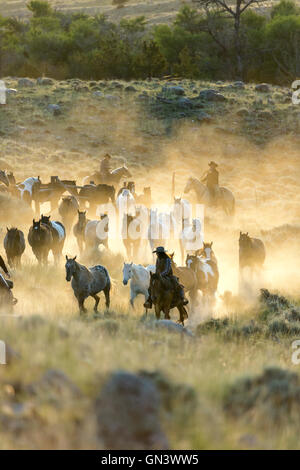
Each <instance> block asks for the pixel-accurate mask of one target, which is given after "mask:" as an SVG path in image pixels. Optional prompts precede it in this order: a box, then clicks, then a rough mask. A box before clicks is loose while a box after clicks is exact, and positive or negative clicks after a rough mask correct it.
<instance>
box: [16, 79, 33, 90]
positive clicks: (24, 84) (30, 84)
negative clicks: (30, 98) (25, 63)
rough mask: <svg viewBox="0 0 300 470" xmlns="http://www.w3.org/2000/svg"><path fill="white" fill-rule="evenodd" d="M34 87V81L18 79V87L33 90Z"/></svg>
mask: <svg viewBox="0 0 300 470" xmlns="http://www.w3.org/2000/svg"><path fill="white" fill-rule="evenodd" d="M34 85H35V83H34V81H33V80H31V79H30V78H19V80H18V86H19V87H24V88H33V87H34Z"/></svg>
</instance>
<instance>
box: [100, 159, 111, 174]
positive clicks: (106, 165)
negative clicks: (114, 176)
mask: <svg viewBox="0 0 300 470" xmlns="http://www.w3.org/2000/svg"><path fill="white" fill-rule="evenodd" d="M110 162H111V156H110V155H109V153H106V154H105V155H104V158H103V160H101V163H100V174H101V176H102V177H103V178H104V179H106V178H109V176H110V174H111V166H110Z"/></svg>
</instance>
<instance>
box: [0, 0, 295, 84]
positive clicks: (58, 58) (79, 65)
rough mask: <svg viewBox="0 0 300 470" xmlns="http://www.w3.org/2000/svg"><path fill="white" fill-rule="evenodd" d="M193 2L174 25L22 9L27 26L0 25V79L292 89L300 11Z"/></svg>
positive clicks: (254, 0)
mask: <svg viewBox="0 0 300 470" xmlns="http://www.w3.org/2000/svg"><path fill="white" fill-rule="evenodd" d="M259 3H261V2H260V0H233V1H227V0H194V3H193V5H192V6H189V5H184V6H183V7H182V8H181V9H180V11H179V12H178V14H177V15H176V18H175V20H174V21H173V23H172V24H160V25H157V26H150V25H148V24H147V20H146V18H145V17H143V16H139V17H136V18H132V19H122V20H121V21H120V22H119V23H118V24H116V23H113V22H111V21H109V20H108V19H107V18H106V17H105V16H104V15H95V16H89V15H87V14H85V13H68V12H61V11H58V10H55V9H53V8H52V7H51V5H50V4H49V3H48V2H46V1H42V0H32V1H30V2H29V3H28V4H27V7H28V9H29V10H30V12H31V16H30V18H29V19H24V20H21V19H17V18H13V17H9V18H4V17H0V74H1V76H32V77H38V76H41V75H47V76H51V77H53V78H57V79H69V78H74V77H76V78H81V79H89V80H101V79H112V78H114V79H116V78H118V79H124V80H130V79H146V78H151V77H158V78H160V77H163V76H165V75H171V76H178V77H180V78H193V79H196V78H199V79H207V80H244V81H256V82H262V81H265V82H269V83H277V84H290V83H291V81H293V80H294V79H295V78H297V77H299V69H300V10H299V8H298V6H297V5H296V4H295V3H294V2H293V1H290V0H281V1H280V2H279V3H277V4H276V5H274V6H273V7H272V8H270V9H268V10H263V11H260V10H259V9H255V8H253V7H254V6H256V5H257V4H259Z"/></svg>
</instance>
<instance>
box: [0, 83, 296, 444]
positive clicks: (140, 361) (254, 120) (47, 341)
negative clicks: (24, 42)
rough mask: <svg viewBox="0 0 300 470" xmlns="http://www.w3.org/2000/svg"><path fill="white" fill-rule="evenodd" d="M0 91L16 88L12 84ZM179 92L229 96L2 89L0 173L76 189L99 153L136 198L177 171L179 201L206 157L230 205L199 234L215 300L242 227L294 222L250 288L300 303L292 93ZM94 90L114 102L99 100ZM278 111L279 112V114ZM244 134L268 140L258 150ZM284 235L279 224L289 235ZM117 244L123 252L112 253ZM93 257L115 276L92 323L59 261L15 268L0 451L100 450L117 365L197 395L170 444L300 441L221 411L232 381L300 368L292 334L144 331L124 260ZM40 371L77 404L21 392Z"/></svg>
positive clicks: (55, 395)
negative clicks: (64, 379)
mask: <svg viewBox="0 0 300 470" xmlns="http://www.w3.org/2000/svg"><path fill="white" fill-rule="evenodd" d="M6 83H7V85H9V86H13V87H15V86H16V87H17V88H18V85H17V83H16V81H14V80H13V79H11V80H7V81H6ZM180 84H181V85H183V86H184V87H185V89H186V94H187V96H189V97H190V98H193V97H195V96H197V94H198V93H199V91H200V90H202V89H204V88H207V87H211V88H217V87H222V92H223V93H224V95H225V96H226V97H227V98H228V100H227V101H226V103H219V104H208V103H207V104H203V106H204V107H202V108H196V109H192V110H189V109H188V110H186V109H184V110H183V109H181V108H180V106H178V100H177V99H174V100H173V99H171V98H170V96H167V97H166V98H167V99H168V100H171V103H164V104H162V102H161V101H159V102H157V100H156V98H155V96H156V95H157V93H159V94H160V93H161V86H162V83H159V82H156V81H154V82H150V83H148V82H147V83H143V82H138V83H134V84H133V86H135V87H136V89H137V90H138V91H137V92H136V93H133V94H131V93H129V92H125V91H122V90H121V91H120V89H119V88H117V85H116V83H112V82H109V83H106V84H104V83H98V84H95V83H94V84H91V83H89V84H88V83H85V82H55V83H54V84H53V85H51V86H49V87H48V86H47V87H39V86H37V85H35V86H34V87H33V88H21V87H20V88H19V89H18V94H17V95H10V96H9V99H8V105H7V106H6V107H3V108H1V132H2V139H1V157H0V160H1V164H0V167H1V168H5V167H6V168H11V169H13V170H14V171H15V173H16V175H17V179H18V180H21V179H24V178H25V177H27V176H31V175H33V174H40V175H41V177H42V179H43V180H45V181H46V180H47V179H48V178H49V176H50V175H51V174H59V175H60V176H64V177H77V178H78V179H79V181H80V178H81V177H82V176H84V175H85V174H87V172H88V171H89V170H90V169H92V168H96V167H97V165H98V161H99V158H100V156H101V155H102V154H103V152H105V151H110V152H111V153H112V154H113V156H114V158H115V160H114V165H115V164H117V163H119V162H121V161H122V158H123V157H125V158H126V160H127V162H128V165H129V166H130V168H131V169H132V171H133V174H134V179H135V180H136V182H137V188H138V192H140V190H141V189H142V188H143V186H144V185H146V184H149V182H150V183H151V186H152V188H153V194H154V199H155V200H156V202H158V201H161V200H165V201H168V200H169V197H170V187H171V173H172V171H174V170H176V171H177V178H176V182H177V183H176V188H177V193H178V194H182V191H183V184H184V182H185V180H186V177H187V176H188V175H190V174H194V175H195V176H197V175H200V174H201V173H202V172H203V171H204V169H205V167H206V164H207V162H208V161H209V160H210V159H212V158H214V159H216V160H217V161H218V162H219V163H220V170H221V178H222V184H224V185H225V186H228V187H230V188H231V189H232V190H233V191H234V193H235V196H236V198H237V215H236V220H235V223H234V224H233V226H228V221H226V220H223V219H222V217H220V218H217V219H215V218H214V223H211V224H209V225H208V226H207V227H205V233H206V238H207V240H210V239H211V240H214V246H215V250H216V255H217V257H218V260H219V264H220V273H221V284H220V293H222V292H223V291H224V290H225V289H230V290H233V291H234V290H235V289H236V271H237V244H236V240H237V237H238V232H239V230H240V229H241V228H242V229H243V230H244V229H245V230H249V231H250V232H251V234H253V235H260V229H262V228H264V229H265V228H268V229H270V230H271V235H272V233H273V232H272V230H273V229H274V227H276V226H278V225H282V224H284V223H286V222H289V223H290V224H291V226H292V228H291V232H290V233H289V235H288V238H287V239H288V243H285V242H284V243H283V244H282V243H281V241H280V240H279V242H278V241H277V242H275V241H274V239H273V238H272V236H270V239H269V243H268V244H267V248H268V259H267V262H266V269H265V273H264V279H262V280H261V281H260V284H259V285H258V286H256V287H262V285H263V286H267V287H271V288H276V289H280V290H281V291H285V292H287V293H289V294H292V293H293V294H294V293H295V292H296V296H295V298H296V299H297V291H298V287H299V286H298V283H297V279H298V277H297V272H298V266H299V259H298V255H297V251H296V249H297V239H296V240H294V239H293V234H294V233H295V228H294V227H295V224H297V223H298V220H299V197H300V195H299V190H298V174H299V173H298V172H299V158H298V154H299V153H298V148H299V147H298V143H297V139H296V138H295V137H294V136H293V132H294V131H293V129H294V127H293V126H294V125H295V120H294V118H293V116H294V115H296V113H297V109H295V107H292V106H291V104H290V103H285V102H284V101H286V98H287V93H288V90H286V89H280V88H272V89H271V91H270V94H267V95H262V94H258V93H256V92H255V91H254V89H253V86H250V85H249V86H247V87H246V89H245V90H234V89H232V88H227V89H223V87H225V86H227V85H228V84H224V83H222V84H221V83H218V84H216V83H214V84H208V83H201V82H190V81H184V82H182V83H180ZM124 85H126V84H124ZM91 87H93V91H95V90H96V89H99V90H98V91H102V92H103V93H104V94H105V95H115V96H118V97H120V100H119V101H114V100H111V99H105V98H103V97H101V96H100V97H99V96H95V95H94V94H93V91H91ZM142 92H147V93H148V94H149V95H150V96H152V97H153V98H152V99H151V100H150V103H148V104H146V105H145V104H144V100H141V99H138V98H137V97H138V95H139V94H141V93H142ZM261 100H262V102H260V101H261ZM270 100H272V101H273V104H272V101H271V102H270ZM48 103H59V104H61V106H62V111H63V112H62V115H61V116H58V117H55V116H52V114H51V113H50V112H49V111H48V110H47V104H48ZM141 103H143V104H142V105H141ZM257 105H258V106H259V107H260V108H261V109H263V110H267V111H269V112H271V114H272V120H270V119H267V120H263V119H261V118H259V117H258V116H257V112H256V111H255V107H256V106H257ZM241 108H247V109H249V110H252V113H251V115H250V117H249V116H248V118H247V119H249V121H248V120H247V119H246V120H245V118H244V117H239V116H237V115H236V111H237V110H239V109H241ZM274 111H276V112H278V113H279V114H278V116H277V117H276V113H274ZM202 112H207V113H209V114H210V115H212V116H213V117H214V122H213V123H211V124H203V123H201V122H200V121H198V120H197V119H196V117H197V115H198V113H199V114H200V113H202ZM182 113H185V116H183V115H182ZM281 113H283V114H281ZM273 114H274V116H273ZM280 116H284V119H283V118H280ZM273 119H274V120H276V121H275V123H274V121H273ZM277 122H278V125H277V124H276V123H277ZM249 123H250V124H251V126H249ZM296 123H297V122H296ZM279 124H280V125H279ZM288 126H291V127H288ZM253 139H254V140H255V141H257V140H259V141H260V142H261V141H263V142H264V143H265V144H266V145H265V146H256V145H255V144H254V143H253ZM283 155H284V158H283ZM162 182H163V184H162ZM254 189H255V191H254ZM1 217H2V219H3V222H2V224H3V225H2V227H5V224H6V222H7V217H8V214H6V213H5V212H3V211H2V213H1ZM19 225H20V226H21V227H22V228H24V230H25V232H26V231H27V229H28V221H25V220H22V219H20V222H19ZM285 233H286V232H285V231H284V230H283V237H282V238H283V239H284V240H286V234H285ZM284 236H285V238H284ZM267 241H268V240H267ZM294 242H295V244H293V243H294ZM76 250H77V248H76V245H75V242H74V240H73V239H71V240H70V241H69V242H68V244H67V247H66V251H67V252H69V253H72V254H75V253H76ZM114 250H115V251H116V252H117V251H119V250H121V247H120V246H115V247H114ZM93 262H98V260H93ZM101 262H103V263H104V264H105V265H107V266H108V268H109V270H110V272H111V274H112V277H113V278H114V280H115V283H114V290H113V294H112V299H113V301H112V306H111V311H110V313H109V314H108V316H106V317H104V316H103V310H101V311H102V314H101V315H100V316H99V317H98V318H93V314H92V313H91V312H90V313H89V316H88V317H87V318H79V317H78V313H77V306H76V304H75V301H74V299H73V295H72V291H71V289H70V286H69V285H66V282H65V279H64V272H63V266H61V267H59V268H57V269H56V268H53V267H51V266H50V267H49V268H48V269H46V270H43V271H41V270H40V269H38V268H37V267H36V266H35V261H34V260H33V259H32V255H31V252H30V250H29V249H27V251H26V255H25V258H24V263H25V265H24V268H23V269H22V271H21V272H20V273H14V281H15V295H16V297H17V298H18V299H19V303H18V305H17V307H16V313H17V314H19V315H21V318H20V319H18V318H10V319H9V318H7V317H1V318H0V339H4V340H6V341H7V342H8V343H9V344H10V346H11V347H13V348H14V349H15V350H16V351H17V352H19V353H20V355H21V357H20V358H16V359H14V360H13V361H12V364H11V365H10V366H7V367H5V366H0V397H1V400H0V442H1V444H0V446H1V447H2V448H7V447H9V448H65V447H67V448H96V447H97V446H98V445H101V443H100V444H99V443H98V442H97V441H96V440H95V423H94V419H93V408H92V407H93V401H94V397H95V396H96V395H97V393H98V391H99V390H100V388H101V385H102V383H103V381H104V380H105V376H106V374H107V373H108V372H109V371H112V370H115V369H119V368H123V369H127V370H131V371H138V370H140V369H147V370H156V369H159V370H161V371H163V372H164V373H165V374H166V375H167V376H168V377H169V378H170V380H172V381H174V382H178V383H185V384H188V385H190V386H192V387H193V389H194V390H195V393H196V396H197V401H198V406H197V408H196V409H193V410H190V409H189V406H188V403H180V404H178V406H176V407H175V410H174V411H173V412H172V414H171V415H170V414H168V413H165V412H162V424H163V427H164V429H165V431H166V433H167V435H168V436H169V438H170V441H171V445H172V447H174V448H245V447H259V448H278V447H283V448H285V447H291V448H293V447H299V442H298V439H297V435H298V434H297V433H298V429H297V428H295V426H294V425H287V426H284V427H283V428H280V427H278V426H277V427H276V430H274V426H272V425H271V424H270V425H269V423H268V419H266V420H265V421H266V426H265V428H264V429H262V427H261V422H259V421H258V422H256V421H255V420H254V422H253V420H246V421H242V420H236V419H232V418H230V417H229V416H228V415H226V414H225V413H224V411H223V408H222V400H223V395H224V393H225V392H226V390H227V387H228V385H229V384H230V383H232V381H234V380H235V379H236V378H237V377H239V376H241V375H244V374H246V373H247V374H252V373H253V374H256V373H260V372H261V371H262V369H263V368H264V367H266V366H269V365H276V366H281V367H284V368H288V369H292V370H295V371H297V368H296V367H295V366H293V365H292V364H291V347H290V344H291V340H292V338H294V337H297V334H296V336H295V333H292V334H281V333H280V332H279V333H278V334H275V336H274V337H269V336H267V335H265V334H262V333H261V332H258V333H255V334H251V335H249V336H247V337H243V336H242V337H236V336H235V335H231V336H230V337H229V339H228V337H227V338H226V337H224V336H222V335H220V334H219V333H218V332H214V331H212V332H210V333H205V334H203V335H202V336H201V338H196V339H195V340H188V339H187V340H186V341H181V340H180V339H179V338H178V337H177V336H176V335H175V336H173V335H172V334H170V333H167V332H162V331H161V332H158V331H156V330H155V329H152V328H151V322H150V327H149V328H147V327H146V324H143V323H141V322H140V317H141V314H142V306H141V304H139V307H138V308H137V309H136V312H132V311H128V307H127V298H128V288H125V287H122V285H121V269H122V260H121V258H120V257H118V258H116V259H115V258H114V257H112V259H111V260H107V259H106V260H102V261H101ZM89 305H90V306H91V304H89ZM101 305H102V306H103V300H102V301H101ZM260 310H261V308H260V307H255V308H254V309H252V310H249V309H247V308H246V307H245V306H238V307H236V306H233V305H230V306H229V308H225V306H224V305H223V304H222V303H220V304H218V313H217V314H216V315H222V316H223V315H226V314H227V313H228V311H229V313H230V315H231V316H232V317H233V318H236V319H237V322H238V326H239V327H241V325H243V324H249V322H250V320H251V319H255V320H256V321H257V320H258V314H259V312H260ZM203 315H204V313H203V311H202V310H201V309H200V311H198V312H196V320H197V322H198V321H199V318H202V317H203ZM33 316H34V317H33ZM36 316H37V317H38V318H37V317H36ZM174 319H176V316H175V314H174ZM49 368H55V369H60V370H62V371H64V372H65V373H66V374H67V375H68V376H69V377H70V378H71V380H72V381H73V382H74V383H75V384H77V385H78V386H79V387H80V389H81V390H82V392H83V396H82V397H81V398H80V399H76V400H71V399H70V398H69V396H68V395H66V396H65V395H64V394H63V393H60V392H56V391H55V390H54V391H53V390H46V391H43V392H41V393H39V394H37V395H36V396H32V395H30V394H29V393H28V391H27V389H26V385H28V384H31V383H32V382H35V381H38V380H39V379H40V377H41V376H42V374H43V373H44V372H45V371H47V370H48V369H49ZM18 404H21V405H20V406H18ZM78 423H79V426H78Z"/></svg>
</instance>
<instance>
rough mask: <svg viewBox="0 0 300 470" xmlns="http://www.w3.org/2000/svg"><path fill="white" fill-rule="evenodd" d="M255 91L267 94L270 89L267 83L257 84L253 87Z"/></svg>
mask: <svg viewBox="0 0 300 470" xmlns="http://www.w3.org/2000/svg"><path fill="white" fill-rule="evenodd" d="M255 91H258V92H259V93H268V92H269V91H270V87H269V85H268V84H267V83H259V84H258V85H256V86H255Z"/></svg>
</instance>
